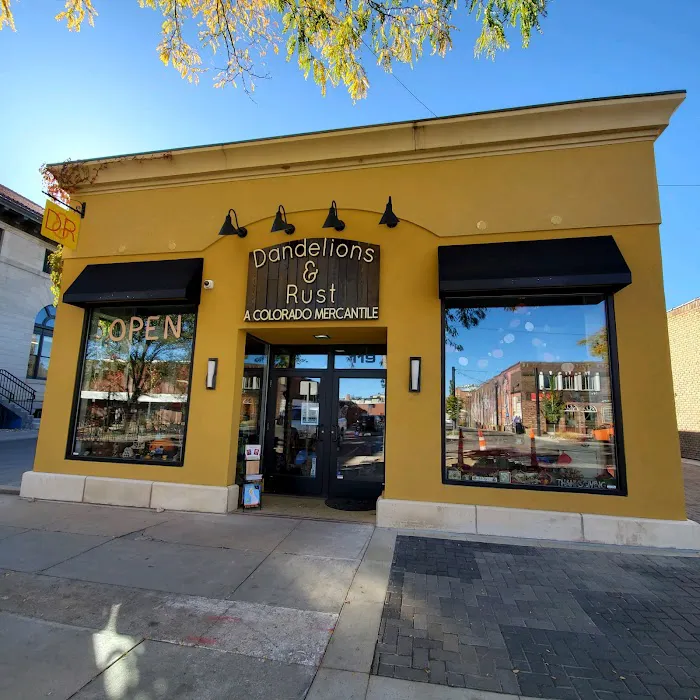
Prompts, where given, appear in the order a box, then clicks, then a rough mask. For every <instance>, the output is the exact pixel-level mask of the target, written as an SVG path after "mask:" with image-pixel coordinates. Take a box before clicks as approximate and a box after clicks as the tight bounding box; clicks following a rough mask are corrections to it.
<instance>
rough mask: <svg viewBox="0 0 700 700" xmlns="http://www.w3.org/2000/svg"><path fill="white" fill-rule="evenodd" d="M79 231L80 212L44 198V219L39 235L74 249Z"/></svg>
mask: <svg viewBox="0 0 700 700" xmlns="http://www.w3.org/2000/svg"><path fill="white" fill-rule="evenodd" d="M79 233H80V214H78V213H77V212H74V211H71V210H70V209H66V208H64V207H62V206H61V205H60V204H56V202H53V201H51V200H50V199H47V200H46V205H45V206H44V219H43V221H42V222H41V235H42V236H45V237H46V238H50V239H51V240H52V241H56V242H57V243H61V244H62V245H64V246H66V248H70V249H71V250H75V248H76V247H77V245H78V234H79Z"/></svg>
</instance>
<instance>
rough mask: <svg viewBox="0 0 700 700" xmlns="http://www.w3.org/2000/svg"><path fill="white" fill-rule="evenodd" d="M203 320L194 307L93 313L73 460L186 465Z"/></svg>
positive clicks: (75, 420)
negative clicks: (197, 345) (198, 330)
mask: <svg viewBox="0 0 700 700" xmlns="http://www.w3.org/2000/svg"><path fill="white" fill-rule="evenodd" d="M196 319H197V315H196V311H195V309H194V308H192V307H172V306H168V307H160V308H153V307H148V308H136V307H107V308H95V309H92V310H91V311H90V312H89V316H88V319H87V327H86V333H85V341H84V344H83V348H82V362H81V372H80V381H79V387H78V392H77V399H76V405H75V409H74V416H73V421H72V433H71V442H70V445H69V450H68V457H69V458H72V459H83V460H105V461H110V462H157V463H159V464H166V465H170V466H181V465H182V463H183V458H184V448H185V435H186V432H187V416H188V405H189V396H190V382H191V375H192V356H193V351H194V339H195V327H196Z"/></svg>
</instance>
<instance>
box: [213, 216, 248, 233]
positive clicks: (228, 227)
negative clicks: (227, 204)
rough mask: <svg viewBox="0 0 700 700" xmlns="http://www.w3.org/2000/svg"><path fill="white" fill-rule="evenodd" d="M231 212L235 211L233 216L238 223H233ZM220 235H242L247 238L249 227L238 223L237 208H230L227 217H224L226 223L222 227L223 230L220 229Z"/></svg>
mask: <svg viewBox="0 0 700 700" xmlns="http://www.w3.org/2000/svg"><path fill="white" fill-rule="evenodd" d="M231 212H233V218H234V219H235V220H236V225H235V226H234V225H233V221H231ZM219 235H220V236H240V237H241V238H245V237H246V236H247V235H248V229H247V228H245V227H244V226H239V225H238V214H236V210H235V209H229V210H228V214H226V218H225V219H224V225H223V226H222V227H221V231H219Z"/></svg>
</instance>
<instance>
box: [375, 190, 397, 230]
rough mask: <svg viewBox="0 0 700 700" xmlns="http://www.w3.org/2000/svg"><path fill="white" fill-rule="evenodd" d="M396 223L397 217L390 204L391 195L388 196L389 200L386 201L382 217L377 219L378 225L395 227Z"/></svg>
mask: <svg viewBox="0 0 700 700" xmlns="http://www.w3.org/2000/svg"><path fill="white" fill-rule="evenodd" d="M398 223H399V217H398V216H396V214H394V210H393V208H392V206H391V197H389V201H388V202H387V203H386V209H384V213H383V214H382V218H381V219H379V225H380V226H388V227H389V228H396V225H397V224H398Z"/></svg>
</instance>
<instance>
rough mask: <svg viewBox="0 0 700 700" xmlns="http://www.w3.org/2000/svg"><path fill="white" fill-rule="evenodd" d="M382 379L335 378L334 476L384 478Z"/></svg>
mask: <svg viewBox="0 0 700 700" xmlns="http://www.w3.org/2000/svg"><path fill="white" fill-rule="evenodd" d="M385 426H386V380H384V379H383V378H382V379H366V378H360V379H355V378H340V379H339V380H338V426H337V428H336V430H335V431H334V438H335V440H336V442H337V444H338V451H337V464H336V470H335V471H336V478H337V479H346V480H353V481H372V482H376V483H383V482H384V430H385Z"/></svg>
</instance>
